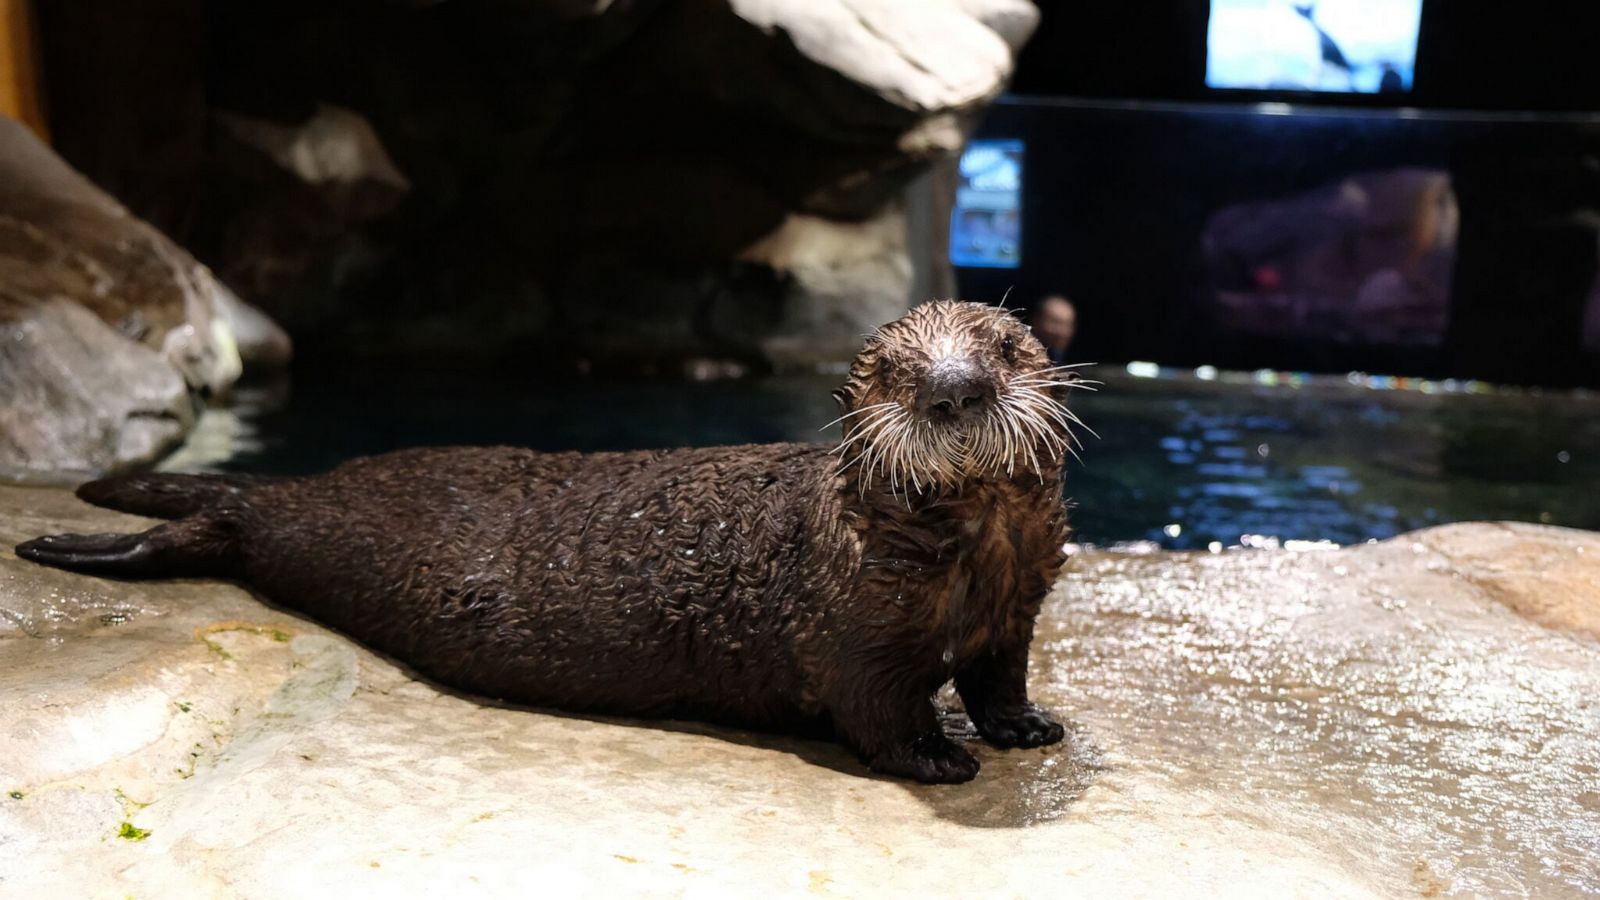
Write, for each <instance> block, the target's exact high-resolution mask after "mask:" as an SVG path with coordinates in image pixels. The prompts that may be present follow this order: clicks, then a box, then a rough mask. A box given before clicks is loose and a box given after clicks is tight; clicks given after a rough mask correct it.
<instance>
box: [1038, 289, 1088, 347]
mask: <svg viewBox="0 0 1600 900" xmlns="http://www.w3.org/2000/svg"><path fill="white" fill-rule="evenodd" d="M1077 331H1078V312H1077V310H1075V309H1073V308H1072V304H1071V303H1070V302H1068V301H1067V300H1064V299H1062V298H1061V297H1046V298H1045V301H1044V303H1043V304H1041V305H1040V307H1039V316H1038V318H1037V319H1035V320H1034V323H1033V334H1034V337H1037V338H1038V339H1039V343H1041V344H1044V345H1045V346H1046V347H1049V348H1050V349H1051V350H1065V349H1067V345H1068V344H1070V343H1072V336H1073V335H1074V334H1076V333H1077Z"/></svg>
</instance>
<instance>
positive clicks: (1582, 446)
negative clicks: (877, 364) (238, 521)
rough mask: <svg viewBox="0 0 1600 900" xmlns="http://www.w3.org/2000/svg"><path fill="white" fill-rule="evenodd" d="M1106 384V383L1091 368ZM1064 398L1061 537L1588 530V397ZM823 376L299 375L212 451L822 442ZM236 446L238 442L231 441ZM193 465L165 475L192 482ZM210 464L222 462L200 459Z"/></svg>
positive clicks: (1168, 386) (1316, 392) (291, 465)
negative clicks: (1081, 427) (1445, 526)
mask: <svg viewBox="0 0 1600 900" xmlns="http://www.w3.org/2000/svg"><path fill="white" fill-rule="evenodd" d="M1102 368H1110V367H1102ZM1095 377H1099V378H1103V379H1106V380H1107V381H1108V382H1109V383H1108V384H1107V385H1106V386H1105V387H1104V388H1103V389H1102V390H1101V391H1100V392H1099V393H1095V394H1086V393H1080V394H1078V395H1076V396H1075V397H1074V399H1073V401H1072V405H1073V407H1074V409H1075V410H1076V411H1077V412H1078V414H1079V415H1080V416H1081V417H1083V418H1084V420H1085V421H1086V422H1087V423H1088V424H1089V425H1090V426H1091V427H1092V428H1093V429H1094V430H1095V432H1097V433H1098V434H1099V435H1100V437H1099V438H1098V439H1097V438H1093V437H1088V436H1085V444H1086V447H1085V449H1084V450H1083V453H1082V456H1083V461H1082V462H1081V463H1079V462H1073V463H1071V469H1070V470H1069V481H1068V491H1067V493H1068V495H1069V496H1070V497H1071V498H1072V500H1073V502H1074V503H1075V504H1076V511H1075V513H1074V516H1073V521H1074V526H1075V528H1076V529H1077V539H1078V540H1080V541H1083V542H1086V543H1092V544H1100V545H1109V544H1115V543H1118V542H1125V541H1150V542H1154V543H1155V544H1157V545H1159V546H1162V547H1168V548H1179V549H1185V548H1205V547H1206V546H1207V545H1208V544H1211V543H1219V544H1221V545H1222V546H1233V545H1238V544H1240V543H1241V538H1242V537H1243V536H1244V535H1266V536H1272V537H1277V538H1282V539H1285V540H1290V539H1299V540H1331V541H1334V542H1337V543H1341V544H1350V543H1360V542H1362V541H1366V540H1369V539H1382V538H1387V537H1391V536H1393V535H1395V534H1399V533H1401V532H1404V531H1408V530H1411V529H1415V528H1420V527H1424V526H1427V525H1433V524H1439V523H1443V522H1451V521H1463V520H1472V519H1514V520H1520V521H1529V522H1546V523H1550V524H1557V525H1568V526H1573V527H1580V528H1591V529H1600V503H1594V502H1592V501H1591V500H1590V497H1592V496H1593V495H1594V494H1595V493H1596V492H1597V490H1600V400H1597V399H1594V398H1587V399H1586V398H1582V397H1573V396H1567V395H1554V394H1553V395H1547V396H1543V397H1533V396H1506V395H1491V396H1483V395H1469V394H1442V393H1435V394H1431V395H1425V394H1423V393H1421V392H1416V391H1407V392H1400V391H1373V390H1366V389H1363V388H1357V387H1350V386H1348V385H1344V384H1339V385H1335V386H1332V387H1327V386H1324V387H1316V388H1299V389H1296V388H1290V387H1263V386H1259V385H1249V384H1246V385H1239V384H1224V383H1220V382H1200V381H1196V380H1193V379H1189V380H1187V381H1172V380H1167V379H1159V380H1157V379H1134V378H1128V377H1125V376H1122V375H1120V373H1117V372H1111V373H1110V374H1107V373H1095ZM837 381H838V377H837V376H821V375H817V376H786V377H774V378H766V379H755V380H749V381H725V382H712V383H703V384H697V383H684V382H671V381H652V380H629V381H621V380H606V379H594V380H573V381H564V382H553V383H552V382H550V381H548V380H546V379H542V378H532V377H529V376H525V375H509V376H508V375H506V374H505V373H500V374H494V375H490V374H486V373H483V372H476V371H468V372H460V371H445V372H419V371H417V370H415V369H414V368H407V369H397V370H394V371H382V370H377V371H374V370H372V369H367V368H362V369H359V370H358V371H357V372H355V373H343V372H329V371H324V372H320V373H319V372H311V373H301V374H300V376H299V377H298V381H297V382H296V383H295V384H294V385H293V386H292V388H290V389H288V392H287V400H286V401H285V400H283V399H281V398H280V399H278V400H264V399H263V398H264V397H269V396H270V394H268V393H266V392H256V393H254V394H251V393H248V392H247V393H246V394H245V395H244V397H245V402H244V403H243V404H242V408H241V418H242V419H243V423H242V425H241V426H240V427H234V428H232V430H231V432H229V429H228V428H222V429H219V430H220V431H223V432H229V434H228V435H226V437H227V440H225V441H222V442H221V446H219V447H218V448H213V450H212V452H211V457H212V459H213V463H212V464H214V465H220V466H221V467H224V468H228V469H238V470H254V471H263V472H277V473H304V472H314V471H318V470H320V469H325V468H328V467H331V466H333V465H336V464H338V463H339V462H341V461H343V460H345V459H348V458H350V457H352V456H356V455H360V454H365V453H377V452H382V451H385V450H392V449H397V448H400V447H407V446H414V445H419V444H496V443H504V444H514V445H521V446H529V447H533V448H535V449H540V450H573V449H576V450H622V449H636V448H645V447H662V446H681V445H702V446H703V445H711V444H730V443H745V442H765V441H818V440H828V439H830V438H831V439H836V438H837V430H836V429H834V430H830V431H828V432H819V431H818V430H817V429H818V427H819V426H820V425H822V424H823V423H825V422H828V421H829V420H831V419H833V418H834V416H835V415H836V414H837V413H836V412H835V409H834V404H833V401H832V400H831V399H830V397H829V392H830V391H831V390H832V389H833V388H834V387H836V386H837V384H836V382H837ZM241 433H242V434H241ZM203 456H204V454H198V455H191V456H189V457H188V458H185V459H179V460H177V461H176V463H175V464H176V465H177V466H178V467H180V468H192V467H196V466H197V465H200V464H201V463H200V462H199V461H198V460H199V459H200V458H201V457H203ZM219 458H223V459H222V461H221V462H220V463H217V462H215V460H216V459H219Z"/></svg>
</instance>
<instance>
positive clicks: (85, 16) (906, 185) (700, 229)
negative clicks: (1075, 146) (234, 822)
mask: <svg viewBox="0 0 1600 900" xmlns="http://www.w3.org/2000/svg"><path fill="white" fill-rule="evenodd" d="M1037 18H1038V12H1037V10H1036V9H1035V8H1034V7H1033V5H1032V4H1031V3H1029V2H1027V0H542V2H541V0H492V2H476V3H468V2H463V0H444V2H415V0H414V2H391V3H380V2H354V0H351V2H288V3H275V4H270V5H261V4H229V3H220V2H214V3H209V4H207V3H203V2H198V0H157V2H156V3H154V4H152V5H151V7H150V8H144V7H141V9H140V11H139V12H138V13H137V14H136V13H134V12H132V11H131V10H119V9H115V8H111V7H110V6H109V5H107V4H103V3H96V2H93V0H58V2H53V3H51V4H47V5H46V6H45V7H44V8H43V9H41V19H42V34H43V38H44V40H43V44H44V50H45V53H44V56H45V59H46V64H47V71H46V75H47V82H48V85H49V91H50V99H51V115H52V123H51V124H52V130H53V132H54V134H55V135H56V143H57V147H58V148H59V150H60V151H61V153H62V154H63V156H65V158H66V159H67V160H68V161H69V162H71V163H73V164H74V165H76V166H78V167H79V168H80V169H81V170H83V171H84V172H85V173H86V174H87V175H89V176H90V177H91V178H92V179H94V180H95V181H96V182H97V183H99V184H101V185H102V186H105V187H106V188H107V189H108V190H110V191H111V192H112V193H114V194H116V195H117V196H118V197H119V198H121V199H123V201H124V202H126V203H128V204H129V205H130V206H131V207H132V208H133V210H134V212H136V213H139V214H141V215H144V216H147V217H148V218H150V220H151V221H153V222H154V223H155V224H156V225H157V226H158V227H160V228H162V229H163V230H165V231H167V232H168V233H169V234H172V235H173V236H174V237H176V238H177V239H178V240H179V242H180V243H183V244H184V245H185V246H187V247H188V248H189V249H190V250H192V251H193V252H194V253H195V255H196V256H197V257H198V258H199V259H200V260H202V261H203V262H205V263H207V264H209V265H210V266H211V267H212V269H213V270H214V271H215V272H216V273H217V275H218V276H219V278H220V279H221V280H222V282H223V283H225V284H227V285H228V286H229V287H231V288H232V289H233V290H235V291H237V292H238V293H239V294H240V295H241V296H242V297H244V298H245V299H246V300H248V301H250V302H252V303H255V304H257V305H259V306H260V307H261V308H263V309H264V310H265V311H266V312H268V313H269V314H270V315H271V316H273V317H274V318H276V319H277V320H278V321H279V322H281V323H283V324H284V326H285V327H287V328H288V329H289V331H290V332H291V333H293V334H294V336H295V338H296V340H297V342H298V343H299V345H300V347H301V348H302V350H303V351H304V352H307V353H310V354H317V353H320V352H328V353H346V352H351V351H354V352H414V351H422V352H470V353H473V354H482V353H484V352H486V351H487V352H496V351H508V350H512V349H515V350H529V349H533V350H538V351H540V352H541V353H542V358H544V359H546V360H550V361H552V362H566V363H580V364H581V363H594V364H597V365H620V366H624V367H638V366H646V367H648V366H652V365H655V364H658V363H664V364H671V363H672V362H674V361H681V360H682V359H684V358H688V357H693V356H703V355H710V356H720V357H729V358H734V359H742V360H746V361H748V362H752V363H755V364H757V365H772V366H776V367H783V366H788V365H801V364H809V363H813V362H818V361H824V360H836V359H843V358H846V357H847V356H848V355H849V353H850V352H851V351H852V350H853V349H854V347H855V345H856V343H857V342H858V340H859V335H860V333H861V332H863V331H865V330H868V329H870V328H871V327H872V326H874V325H876V324H878V323H880V322H882V321H885V320H887V319H890V318H892V317H893V316H895V315H896V314H897V313H898V312H899V311H901V310H903V309H905V308H906V306H907V305H908V304H909V303H910V302H912V301H913V299H920V297H914V296H913V292H914V291H917V292H927V293H930V294H938V293H949V292H950V291H951V289H952V286H951V281H952V279H951V278H950V276H949V273H948V267H947V266H943V265H942V263H941V254H942V246H941V245H942V242H943V240H942V239H943V234H942V232H941V227H940V225H939V224H938V223H937V221H935V222H934V224H933V225H932V226H931V227H930V226H928V224H927V223H924V222H921V221H920V219H919V221H918V222H917V223H916V226H917V227H911V226H910V225H909V224H908V215H907V209H908V206H909V207H915V208H916V209H917V210H918V211H919V213H920V214H921V215H922V216H923V217H928V216H927V213H928V211H929V210H932V211H933V216H932V217H931V218H932V219H934V220H936V219H937V218H938V213H939V204H938V202H937V199H936V198H931V194H932V193H933V191H932V188H930V186H929V185H928V183H927V179H926V177H925V176H924V173H926V172H927V171H928V170H929V169H930V168H932V167H935V166H937V165H939V164H940V163H942V162H946V161H948V160H949V159H950V158H951V157H952V156H953V155H954V154H956V153H957V152H958V150H959V148H960V146H961V144H962V141H963V140H964V137H965V135H966V133H967V132H968V131H969V130H970V129H971V127H972V126H973V125H974V123H975V121H976V119H977V118H978V116H979V115H980V114H981V113H982V111H983V110H984V108H985V107H986V105H987V104H988V103H989V102H990V101H991V100H992V99H993V98H994V97H995V96H996V95H997V94H998V93H999V92H1000V90H1001V89H1002V88H1003V86H1004V84H1005V82H1006V79H1007V78H1008V77H1009V74H1010V72H1011V68H1012V63H1013V60H1014V58H1015V54H1016V52H1017V50H1018V49H1019V48H1020V46H1021V45H1022V43H1023V42H1024V41H1025V40H1026V39H1027V37H1028V36H1029V35H1030V34H1031V32H1032V30H1033V28H1034V26H1035V24H1036V21H1037ZM919 178H921V180H920V181H919Z"/></svg>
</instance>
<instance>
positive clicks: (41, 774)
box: [0, 488, 1600, 898]
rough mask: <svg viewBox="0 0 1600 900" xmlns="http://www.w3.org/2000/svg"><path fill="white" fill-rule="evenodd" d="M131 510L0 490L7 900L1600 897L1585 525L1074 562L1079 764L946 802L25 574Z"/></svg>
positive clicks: (712, 733) (308, 638)
mask: <svg viewBox="0 0 1600 900" xmlns="http://www.w3.org/2000/svg"><path fill="white" fill-rule="evenodd" d="M138 522H139V520H137V519H133V518H131V517H127V516H120V515H116V514H112V513H106V512H101V511H95V510H92V509H90V508H88V507H86V506H84V505H82V504H80V503H78V502H77V501H76V500H74V499H72V498H71V496H70V495H69V494H67V493H65V492H63V491H59V490H48V489H24V488H0V545H3V546H4V547H5V548H6V549H5V550H0V894H4V895H6V896H123V895H126V894H132V895H134V896H139V897H145V896H185V897H204V896H242V897H269V896H271V897H278V896H296V895H299V896H328V895H333V896H338V895H344V896H379V895H382V896H451V897H455V896H594V897H614V896H690V897H714V896H760V895H773V896H776V895H785V896H786V895H802V894H804V895H816V896H845V897H862V896H905V895H913V894H916V895H922V896H956V895H961V896H984V897H987V896H999V897H1035V896H1038V897H1044V896H1050V897H1057V896H1171V895H1177V894H1182V895H1209V896H1222V895H1227V896H1270V897H1285V896H1315V897H1319V898H1323V897H1346V896H1405V895H1424V896H1428V895H1434V894H1458V895H1481V894H1484V893H1509V894H1532V895H1538V896H1562V895H1568V894H1577V893H1580V892H1584V891H1588V892H1593V891H1596V890H1600V873H1597V871H1596V869H1595V868H1594V866H1593V848H1594V847H1595V846H1596V845H1597V841H1600V793H1597V788H1596V787H1595V783H1594V782H1595V777H1596V773H1597V772H1600V743H1597V742H1596V741H1595V740H1594V735H1595V734H1596V733H1597V731H1600V707H1597V705H1596V703H1597V701H1596V698H1597V697H1600V644H1597V643H1596V641H1595V640H1594V639H1593V638H1592V637H1590V636H1588V635H1585V634H1583V633H1581V632H1580V631H1578V630H1557V629H1551V628H1546V627H1545V626H1544V625H1541V624H1537V623H1535V622H1533V621H1529V620H1528V619H1526V618H1523V617H1521V616H1519V615H1517V614H1516V613H1515V612H1513V611H1512V610H1513V609H1514V608H1520V607H1518V605H1517V604H1518V603H1519V602H1521V601H1520V600H1518V599H1515V598H1520V597H1521V596H1522V593H1521V592H1522V591H1523V590H1524V585H1528V584H1531V585H1532V590H1533V591H1534V592H1536V593H1537V592H1542V591H1544V589H1545V587H1546V586H1547V585H1548V584H1551V583H1555V582H1557V581H1561V579H1564V578H1566V575H1567V574H1571V575H1572V577H1573V578H1579V577H1582V576H1581V574H1577V573H1581V572H1582V571H1586V570H1584V569H1583V568H1582V567H1583V566H1585V565H1589V564H1590V563H1589V562H1587V561H1585V562H1575V560H1574V558H1575V557H1579V556H1581V557H1583V558H1584V559H1585V560H1589V559H1591V558H1592V557H1591V556H1590V555H1591V554H1595V553H1600V536H1596V535H1592V534H1586V533H1579V532H1571V531H1564V530H1560V529H1553V528H1540V527H1533V526H1509V527H1508V526H1500V525H1461V526H1449V527H1446V528H1441V529H1434V530H1432V531H1428V532H1422V533H1419V534H1416V535H1409V536H1405V537H1401V538H1398V539H1396V540H1394V541H1390V542H1387V543H1385V544H1380V545H1376V546H1368V547H1359V548H1355V549H1349V550H1341V551H1335V552H1326V553H1303V554H1296V553H1289V552H1281V551H1279V552H1265V551H1263V552H1249V551H1241V552H1234V553H1224V554H1218V555H1206V554H1153V555H1148V556H1124V555H1114V554H1106V553H1087V554H1082V555H1079V556H1077V557H1075V558H1074V559H1073V561H1072V562H1071V564H1070V569H1069V572H1068V573H1067V575H1066V577H1065V578H1064V579H1063V581H1062V583H1061V584H1060V586H1059V587H1058V588H1057V590H1056V591H1055V593H1054V594H1053V595H1052V597H1051V599H1050V600H1049V601H1048V603H1047V606H1046V610H1045V613H1044V616H1043V617H1042V619H1041V623H1040V629H1039V638H1038V640H1037V642H1036V644H1035V657H1034V669H1035V671H1034V685H1035V695H1036V696H1037V698H1038V699H1040V700H1041V701H1042V702H1044V703H1045V704H1047V705H1049V706H1051V707H1053V708H1055V709H1056V710H1058V711H1059V712H1060V713H1062V714H1063V715H1064V716H1065V717H1067V718H1068V719H1070V720H1071V722H1072V727H1071V731H1070V738H1069V741H1068V742H1067V743H1065V744H1064V745H1062V746H1059V747H1056V748H1050V749H1046V750H1038V751H1010V752H1001V751H996V750H992V749H989V748H986V747H982V746H979V747H977V748H976V752H977V753H978V754H979V756H980V759H981V760H982V761H983V763H984V769H983V772H982V773H981V774H980V775H979V777H978V780H977V781H975V782H973V783H972V784H969V785H964V786H959V787H954V788H948V787H947V788H938V787H922V786H917V785H909V784H903V783H900V782H895V781H887V780H881V779H876V778H871V777H868V776H867V774H866V773H865V772H864V771H863V769H862V768H861V767H860V766H859V765H858V764H857V763H856V762H855V760H854V759H853V758H852V757H851V756H850V755H849V754H847V753H846V752H844V751H843V750H841V749H839V748H836V747H834V746H831V745H828V744H823V743H813V742H807V741H799V740H792V739H788V738H781V737H771V736H762V735H751V734H746V733H742V732H737V731H729V730H723V729H714V728H710V727H704V726H697V725H672V724H661V723H656V724H640V723H631V722H620V721H601V720H592V719H581V718H572V717H564V716H558V715H553V714H547V713H543V712H537V711H528V710H520V709H505V708H499V707H496V706H494V705H491V704H486V703H483V702H478V701H475V700H472V699H469V698H464V697H459V696H455V695H452V694H450V693H448V692H443V691H441V690H439V689H437V688H435V687H432V686H429V685H427V684H424V683H421V682H418V681H416V680H415V679H413V678H412V677H410V676H409V675H408V674H407V673H406V672H405V671H403V670H402V669H400V668H397V667H396V666H395V665H394V664H392V663H391V662H390V661H387V660H385V659H382V658H380V657H377V656H375V655H373V654H371V653H369V652H367V651H365V650H363V649H361V648H360V647H358V646H356V645H354V644H352V643H351V642H349V641H347V640H345V639H343V638H341V637H339V636H337V635H335V634H332V633H330V632H329V631H327V630H325V629H323V628H321V627H319V626H317V625H315V624H313V623H310V622H307V621H305V620H303V619H299V618H297V617H295V616H293V615H290V614H288V613H285V612H282V611H278V610H275V609H272V608H270V607H268V606H266V605H264V604H263V603H261V602H260V601H258V600H256V599H254V598H253V597H251V596H250V595H249V594H248V593H246V592H245V591H243V590H240V589H239V588H237V587H233V586H230V585H225V584H220V583H213V582H201V581H178V582H162V583H134V582H116V581H106V580H99V579H93V578H87V577H81V576H76V575H69V574H65V573H60V572H55V571H51V570H46V569H41V568H37V567H34V566H31V565H28V564H26V563H24V562H22V561H20V560H18V559H16V558H15V556H14V555H12V554H11V553H10V550H9V548H10V546H11V545H12V544H13V543H14V542H15V541H16V540H18V539H20V538H24V537H30V536H33V535H36V534H39V533H42V532H47V531H57V530H63V529H65V530H103V529H116V528H130V527H134V526H136V525H137V524H138ZM1579 548H1582V549H1581V553H1580V551H1579ZM1502 560H1504V561H1513V562H1514V561H1519V560H1527V561H1536V562H1530V564H1529V565H1528V566H1527V567H1523V565H1522V564H1521V563H1520V562H1519V563H1517V565H1514V566H1513V565H1500V564H1499V562H1498V561H1502ZM1534 570H1536V571H1534ZM1530 572H1531V574H1530ZM1564 573H1565V574H1564ZM1564 583H1565V582H1564ZM1570 583H1571V584H1573V585H1577V584H1578V582H1576V581H1572V582H1570ZM1485 584H1490V585H1492V587H1487V588H1486V587H1484V585H1485ZM1575 590H1576V588H1575ZM1572 597H1573V598H1575V599H1574V601H1573V603H1574V606H1573V608H1574V609H1576V608H1578V607H1582V606H1583V603H1582V602H1581V599H1582V598H1581V591H1579V592H1576V593H1574V594H1573V595H1572ZM1594 602H1595V601H1593V600H1591V601H1590V604H1589V605H1590V607H1592V606H1593V604H1594ZM1540 608H1541V609H1543V607H1540ZM1589 614H1591V615H1592V612H1590V613H1589ZM1541 615H1543V616H1544V617H1545V618H1546V619H1550V617H1551V616H1552V615H1553V613H1551V612H1549V611H1548V610H1546V611H1545V612H1543V613H1541ZM1552 621H1553V620H1552ZM1563 624H1565V623H1563ZM959 724H960V720H959V719H958V718H952V726H956V725H959Z"/></svg>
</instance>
